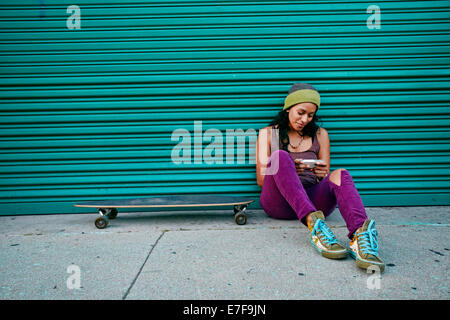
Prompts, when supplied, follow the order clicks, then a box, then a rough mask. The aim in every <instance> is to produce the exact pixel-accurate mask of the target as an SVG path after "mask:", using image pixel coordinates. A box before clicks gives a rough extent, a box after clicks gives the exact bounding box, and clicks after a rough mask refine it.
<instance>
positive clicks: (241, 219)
mask: <svg viewBox="0 0 450 320" xmlns="http://www.w3.org/2000/svg"><path fill="white" fill-rule="evenodd" d="M234 221H235V222H236V223H237V224H239V225H243V224H246V223H247V216H246V215H245V214H243V213H237V214H236V215H235V216H234Z"/></svg>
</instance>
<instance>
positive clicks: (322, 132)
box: [316, 127, 328, 138]
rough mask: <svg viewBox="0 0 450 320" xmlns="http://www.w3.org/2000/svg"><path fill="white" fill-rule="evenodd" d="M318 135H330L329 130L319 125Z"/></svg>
mask: <svg viewBox="0 0 450 320" xmlns="http://www.w3.org/2000/svg"><path fill="white" fill-rule="evenodd" d="M316 135H317V137H319V138H320V137H321V136H322V137H328V131H327V130H326V129H325V128H322V127H319V129H317V132H316Z"/></svg>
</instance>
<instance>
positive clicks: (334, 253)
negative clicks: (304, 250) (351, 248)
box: [310, 240, 347, 260]
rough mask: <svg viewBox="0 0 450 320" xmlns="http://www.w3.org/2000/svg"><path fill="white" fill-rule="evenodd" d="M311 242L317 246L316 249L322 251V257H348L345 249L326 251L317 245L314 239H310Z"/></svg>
mask: <svg viewBox="0 0 450 320" xmlns="http://www.w3.org/2000/svg"><path fill="white" fill-rule="evenodd" d="M310 242H311V244H312V245H313V247H314V248H316V250H317V251H318V252H319V253H320V255H321V256H322V257H325V258H328V259H336V260H339V259H344V258H346V257H347V250H346V249H344V250H342V251H332V252H330V251H325V250H322V249H320V248H319V247H317V245H316V244H315V243H314V241H312V240H310Z"/></svg>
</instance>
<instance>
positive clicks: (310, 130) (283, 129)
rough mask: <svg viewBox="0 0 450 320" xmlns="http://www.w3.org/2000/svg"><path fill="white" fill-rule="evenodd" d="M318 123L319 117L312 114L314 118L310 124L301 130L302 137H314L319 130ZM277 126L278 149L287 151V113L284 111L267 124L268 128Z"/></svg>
mask: <svg viewBox="0 0 450 320" xmlns="http://www.w3.org/2000/svg"><path fill="white" fill-rule="evenodd" d="M318 122H321V120H320V119H319V117H318V116H317V112H316V113H314V116H313V118H312V120H311V122H310V123H308V124H307V125H306V126H305V127H304V128H303V130H302V132H303V135H305V136H309V137H315V136H316V132H317V130H318V129H319V126H318V124H317V123H318ZM275 125H278V129H279V133H280V149H281V150H285V151H288V145H289V136H288V131H289V113H288V112H286V110H281V111H280V112H278V114H277V115H276V117H275V118H274V119H273V120H272V121H271V122H270V123H269V126H271V127H272V126H275Z"/></svg>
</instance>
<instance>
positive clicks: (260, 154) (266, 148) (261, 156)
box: [256, 127, 272, 187]
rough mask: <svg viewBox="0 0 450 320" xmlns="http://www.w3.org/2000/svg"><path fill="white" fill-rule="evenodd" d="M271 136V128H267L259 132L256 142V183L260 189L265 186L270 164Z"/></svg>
mask: <svg viewBox="0 0 450 320" xmlns="http://www.w3.org/2000/svg"><path fill="white" fill-rule="evenodd" d="M271 134H272V130H271V128H270V127H265V128H263V129H261V130H259V134H258V140H257V141H256V182H257V183H258V186H260V187H262V185H263V181H264V174H265V172H266V169H267V164H268V162H269V157H270V140H271Z"/></svg>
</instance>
